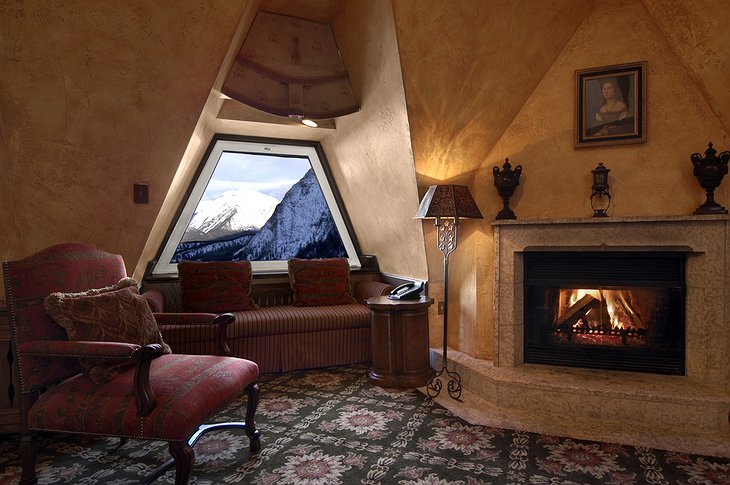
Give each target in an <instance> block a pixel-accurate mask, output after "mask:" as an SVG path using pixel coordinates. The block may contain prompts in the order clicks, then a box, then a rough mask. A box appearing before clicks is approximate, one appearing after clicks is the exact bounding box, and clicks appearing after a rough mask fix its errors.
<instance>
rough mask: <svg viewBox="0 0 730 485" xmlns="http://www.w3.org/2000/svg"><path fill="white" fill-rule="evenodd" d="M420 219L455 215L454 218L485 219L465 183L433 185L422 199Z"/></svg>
mask: <svg viewBox="0 0 730 485" xmlns="http://www.w3.org/2000/svg"><path fill="white" fill-rule="evenodd" d="M416 217H417V218H418V219H432V218H436V217H453V218H454V219H463V218H466V219H483V217H482V213H481V212H479V207H477V204H476V202H474V198H473V197H472V196H471V192H469V188H468V187H467V186H465V185H432V186H430V187H429V188H428V191H427V192H426V195H424V196H423V199H422V200H421V205H420V206H419V207H418V213H417V214H416Z"/></svg>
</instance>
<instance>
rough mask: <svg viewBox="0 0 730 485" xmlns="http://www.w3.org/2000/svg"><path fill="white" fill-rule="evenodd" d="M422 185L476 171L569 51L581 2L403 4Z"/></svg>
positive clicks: (399, 12) (399, 19) (420, 0)
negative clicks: (562, 54) (565, 50)
mask: <svg viewBox="0 0 730 485" xmlns="http://www.w3.org/2000/svg"><path fill="white" fill-rule="evenodd" d="M393 5H394V14H395V21H396V29H397V32H398V44H399V49H400V54H401V60H402V64H403V76H404V84H405V90H406V98H407V103H408V115H409V120H410V123H411V132H412V138H413V149H414V157H415V161H416V171H417V173H418V176H419V184H420V185H427V184H428V183H429V181H430V180H448V179H451V178H453V177H455V176H458V175H460V174H464V173H468V172H472V171H473V170H475V169H476V168H477V167H478V166H479V165H480V164H481V163H482V162H483V161H484V159H485V157H486V155H487V154H488V153H489V150H491V148H492V147H493V146H494V144H495V143H496V142H497V140H498V139H499V138H500V137H501V135H502V133H503V132H504V130H505V129H506V128H507V127H508V126H509V124H510V122H511V121H512V119H513V118H514V117H515V115H516V114H517V112H518V111H519V109H520V108H521V107H522V104H523V103H524V102H525V100H526V99H527V97H528V96H529V95H530V93H531V92H532V91H533V90H534V89H535V86H537V83H538V82H540V79H541V78H542V76H543V75H544V73H545V72H546V71H547V69H548V68H549V67H550V65H551V64H552V62H553V61H554V60H555V58H556V57H557V56H558V54H559V53H560V52H561V50H562V48H563V46H564V45H565V43H566V42H567V40H568V39H569V38H570V36H571V35H572V33H573V32H574V30H575V28H576V26H577V25H578V23H579V22H580V20H581V18H582V17H583V15H584V14H585V12H586V11H587V10H588V8H589V5H590V4H589V3H588V2H584V1H581V0H546V1H540V2H514V1H511V0H495V1H490V2H485V1H483V0H460V1H458V2H444V1H442V0H394V2H393Z"/></svg>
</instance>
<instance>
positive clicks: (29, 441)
mask: <svg viewBox="0 0 730 485" xmlns="http://www.w3.org/2000/svg"><path fill="white" fill-rule="evenodd" d="M38 441H39V438H38V433H32V432H31V433H26V434H24V435H23V437H22V438H21V439H20V462H21V465H22V467H23V472H22V474H21V476H20V482H19V483H20V485H33V484H35V483H38V475H36V470H35V464H36V459H37V458H38Z"/></svg>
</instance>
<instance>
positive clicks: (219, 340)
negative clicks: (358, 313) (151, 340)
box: [154, 313, 235, 355]
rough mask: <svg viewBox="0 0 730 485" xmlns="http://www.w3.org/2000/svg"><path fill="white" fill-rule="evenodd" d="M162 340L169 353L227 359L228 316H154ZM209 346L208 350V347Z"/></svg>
mask: <svg viewBox="0 0 730 485" xmlns="http://www.w3.org/2000/svg"><path fill="white" fill-rule="evenodd" d="M154 316H155V319H156V320H157V325H158V327H159V328H160V332H161V333H162V338H163V339H164V340H165V342H166V343H167V344H168V345H169V346H170V347H171V348H172V349H173V352H176V353H180V352H179V349H183V350H182V352H181V353H186V354H196V355H204V354H207V353H213V354H215V355H230V354H231V349H230V348H229V347H228V325H230V324H231V323H233V321H234V319H235V318H234V316H233V314H231V313H220V314H216V313H155V314H154ZM211 345H212V348H211V347H210V346H211Z"/></svg>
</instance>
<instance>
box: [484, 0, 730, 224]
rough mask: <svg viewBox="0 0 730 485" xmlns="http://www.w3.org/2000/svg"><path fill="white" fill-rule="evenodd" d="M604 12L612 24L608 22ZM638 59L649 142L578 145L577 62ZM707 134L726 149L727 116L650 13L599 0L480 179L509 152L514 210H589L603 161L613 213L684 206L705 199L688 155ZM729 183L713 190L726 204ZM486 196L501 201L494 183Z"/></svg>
mask: <svg viewBox="0 0 730 485" xmlns="http://www.w3.org/2000/svg"><path fill="white" fill-rule="evenodd" d="M607 16H610V17H611V18H612V22H611V25H608V24H606V23H605V22H604V20H605V18H606V17H607ZM617 31H618V32H622V35H620V36H617V35H616V32H617ZM633 61H647V65H648V74H647V102H648V105H647V113H646V116H647V137H648V141H647V143H644V144H632V145H622V146H608V147H592V148H580V149H576V148H573V143H574V141H573V132H574V129H575V128H574V117H575V113H574V110H575V101H574V97H575V94H574V93H575V81H574V78H575V74H574V72H575V70H576V69H583V68H590V67H598V66H604V65H611V64H620V63H625V62H633ZM709 141H713V142H714V143H715V145H716V147H717V148H719V149H721V150H727V149H730V139H729V138H728V135H727V133H725V131H724V130H723V127H722V123H721V122H720V120H719V118H718V117H717V116H715V115H714V113H713V111H712V109H711V107H710V106H709V105H708V103H707V101H706V99H705V98H704V97H703V96H702V92H701V90H700V89H699V88H698V87H697V85H696V84H695V83H694V82H693V80H692V78H691V77H690V76H689V74H688V72H687V71H686V70H685V69H684V68H683V67H682V63H681V62H680V60H679V59H678V58H677V56H676V55H675V54H674V50H673V49H671V47H670V46H669V45H668V44H667V42H666V39H665V37H664V36H663V34H662V33H661V31H659V30H658V29H657V28H656V27H655V24H654V23H653V21H652V18H651V15H650V14H649V12H647V10H646V9H645V8H644V7H643V5H642V4H641V3H640V2H635V1H632V0H611V1H603V2H600V3H597V4H595V5H594V8H593V11H592V13H591V15H590V16H589V17H587V18H586V20H585V21H584V23H583V24H582V25H581V27H580V28H579V29H578V31H577V32H576V33H575V36H574V37H573V38H572V39H571V41H570V43H569V44H568V46H567V47H566V49H565V52H564V53H563V55H561V56H560V57H559V58H558V59H557V60H556V62H555V64H554V65H553V66H552V67H551V69H550V70H549V71H548V73H547V74H546V76H545V77H544V78H543V80H542V82H541V83H540V85H539V86H538V87H537V89H536V90H535V92H534V93H533V94H532V96H531V97H530V99H529V100H528V101H527V103H525V106H524V107H523V109H522V111H521V112H520V114H519V115H518V116H517V117H516V118H515V120H514V122H513V123H512V125H511V126H510V127H509V129H508V130H507V131H506V132H505V134H504V136H503V137H502V139H501V140H500V142H499V143H498V144H497V145H496V146H495V148H494V150H493V151H492V152H491V154H490V156H489V159H488V161H487V163H485V166H484V170H483V171H482V172H480V175H479V176H478V177H477V181H476V184H477V186H481V187H486V186H488V185H493V177H492V174H491V173H490V172H491V168H492V166H493V165H499V164H501V162H502V161H503V159H504V157H510V159H511V161H512V162H513V164H517V163H520V164H522V166H523V168H524V170H523V175H522V180H521V183H520V187H519V188H518V189H517V193H516V196H515V198H514V200H513V201H512V203H511V204H510V205H511V206H512V207H513V209H514V210H515V212H516V213H517V215H518V217H520V218H551V217H589V216H591V215H592V210H591V207H590V201H589V196H590V192H591V183H592V175H591V170H592V169H594V168H595V167H596V165H597V164H598V162H603V163H604V164H605V165H606V166H607V167H608V168H609V169H611V172H610V174H609V183H610V185H611V188H610V191H611V194H612V196H613V198H612V202H611V208H610V209H609V214H610V215H615V216H638V215H649V216H656V215H686V214H691V213H692V212H693V211H694V210H695V209H696V208H697V207H698V206H699V205H700V204H701V203H702V202H703V201H704V191H703V190H702V189H701V188H700V186H699V183H698V181H697V180H696V179H695V177H694V176H693V175H692V164H691V162H690V159H689V157H690V154H691V153H694V152H704V150H705V149H706V148H707V143H708V142H709ZM728 187H730V184H727V183H726V184H723V185H722V186H721V187H720V189H719V190H718V191H717V193H716V196H717V199H718V200H719V201H720V202H721V203H725V204H730V199H729V196H728V194H729V192H728ZM480 201H481V205H482V207H497V205H498V204H499V198H498V197H497V193H496V190H495V189H493V188H490V189H489V190H487V191H486V194H483V195H482V196H481V200H480ZM492 216H493V214H492Z"/></svg>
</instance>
